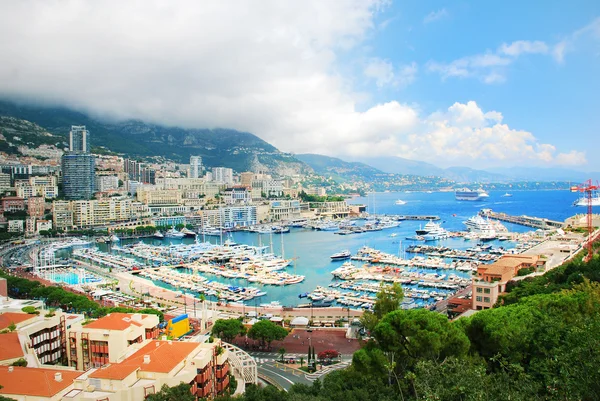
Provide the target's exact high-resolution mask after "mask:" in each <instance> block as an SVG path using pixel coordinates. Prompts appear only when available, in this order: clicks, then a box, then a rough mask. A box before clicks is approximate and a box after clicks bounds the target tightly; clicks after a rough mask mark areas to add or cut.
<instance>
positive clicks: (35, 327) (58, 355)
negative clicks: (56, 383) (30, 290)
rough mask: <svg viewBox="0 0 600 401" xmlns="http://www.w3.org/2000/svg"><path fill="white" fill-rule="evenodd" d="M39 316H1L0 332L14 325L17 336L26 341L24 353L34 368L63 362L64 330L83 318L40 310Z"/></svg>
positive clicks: (64, 349)
mask: <svg viewBox="0 0 600 401" xmlns="http://www.w3.org/2000/svg"><path fill="white" fill-rule="evenodd" d="M39 312H40V314H39V315H36V314H27V313H23V312H4V313H2V314H1V315H0V330H4V329H6V328H8V327H9V326H10V325H11V324H15V325H16V332H18V333H19V335H20V336H21V337H22V338H25V339H26V341H25V342H24V349H25V351H26V352H25V353H28V352H29V351H31V352H33V354H34V355H35V358H36V361H35V362H36V364H56V363H62V362H66V332H65V330H66V329H67V326H70V325H71V324H74V323H76V322H81V321H83V315H75V314H66V313H62V312H60V311H55V312H53V313H52V314H50V313H49V311H48V310H40V311H39Z"/></svg>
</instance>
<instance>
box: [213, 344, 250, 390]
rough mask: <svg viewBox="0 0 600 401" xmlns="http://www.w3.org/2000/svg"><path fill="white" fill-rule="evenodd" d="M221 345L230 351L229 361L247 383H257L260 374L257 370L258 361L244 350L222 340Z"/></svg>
mask: <svg viewBox="0 0 600 401" xmlns="http://www.w3.org/2000/svg"><path fill="white" fill-rule="evenodd" d="M221 345H222V346H223V348H225V349H226V350H227V351H229V363H230V364H231V367H232V368H233V369H234V370H235V371H236V372H237V373H238V374H239V376H241V377H242V378H243V379H244V382H245V383H246V384H257V383H258V376H257V370H256V361H255V360H254V359H253V358H252V357H251V356H250V355H248V353H247V352H245V351H244V350H242V349H240V348H238V347H236V346H235V345H231V344H229V343H226V342H222V343H221Z"/></svg>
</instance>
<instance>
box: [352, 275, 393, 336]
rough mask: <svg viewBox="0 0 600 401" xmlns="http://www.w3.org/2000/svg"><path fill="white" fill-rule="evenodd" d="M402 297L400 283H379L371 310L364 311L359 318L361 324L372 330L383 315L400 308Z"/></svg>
mask: <svg viewBox="0 0 600 401" xmlns="http://www.w3.org/2000/svg"><path fill="white" fill-rule="evenodd" d="M403 299H404V292H403V291H402V287H401V286H400V284H398V283H394V284H391V285H384V284H383V283H381V286H380V288H379V292H377V295H376V297H375V304H374V305H373V312H371V311H365V312H364V313H363V315H362V316H361V319H360V321H361V324H362V325H363V327H365V328H366V329H367V330H369V331H372V330H373V329H374V328H375V326H377V323H379V321H380V320H381V318H382V317H383V316H385V315H386V314H388V313H390V312H393V311H395V310H397V309H399V308H400V305H401V304H402V300H403Z"/></svg>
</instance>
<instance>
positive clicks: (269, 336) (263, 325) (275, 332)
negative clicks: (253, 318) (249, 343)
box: [248, 320, 288, 348]
mask: <svg viewBox="0 0 600 401" xmlns="http://www.w3.org/2000/svg"><path fill="white" fill-rule="evenodd" d="M287 335H288V331H287V330H286V329H284V328H283V327H281V326H279V325H276V324H275V323H273V322H272V321H270V320H261V321H259V322H256V323H254V325H252V327H251V328H250V330H248V337H250V338H251V339H253V340H259V341H260V343H261V345H262V346H264V345H267V346H268V347H269V348H270V347H271V342H272V341H281V340H283V339H284V338H285V337H286V336H287Z"/></svg>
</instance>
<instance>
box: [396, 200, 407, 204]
mask: <svg viewBox="0 0 600 401" xmlns="http://www.w3.org/2000/svg"><path fill="white" fill-rule="evenodd" d="M394 203H395V204H396V205H406V202H405V201H403V200H402V199H398V200H397V201H396V202H394Z"/></svg>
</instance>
